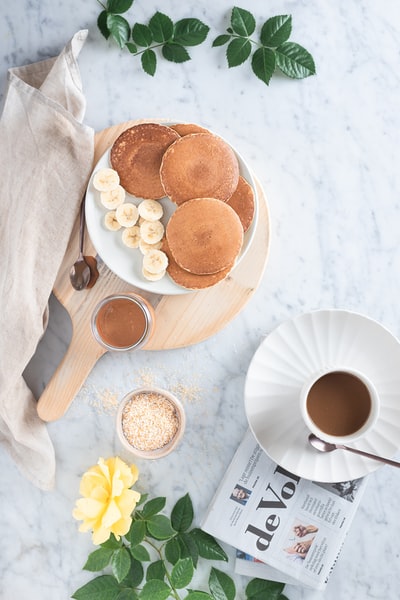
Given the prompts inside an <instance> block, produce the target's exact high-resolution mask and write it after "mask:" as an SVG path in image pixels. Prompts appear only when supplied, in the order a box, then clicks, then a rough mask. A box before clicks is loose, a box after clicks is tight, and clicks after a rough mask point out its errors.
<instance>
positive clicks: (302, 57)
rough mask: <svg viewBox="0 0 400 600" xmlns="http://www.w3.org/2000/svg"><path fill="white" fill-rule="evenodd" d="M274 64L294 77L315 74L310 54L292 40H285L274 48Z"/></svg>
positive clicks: (298, 77)
mask: <svg viewBox="0 0 400 600" xmlns="http://www.w3.org/2000/svg"><path fill="white" fill-rule="evenodd" d="M275 54H276V65H277V67H279V69H280V70H281V71H282V73H284V74H285V75H287V76H288V77H292V78H294V79H303V78H304V77H309V76H310V75H315V64H314V59H313V57H312V56H311V54H310V53H309V52H308V51H307V50H306V49H305V48H303V46H300V44H296V43H294V42H285V43H284V44H281V45H280V46H278V48H276V50H275Z"/></svg>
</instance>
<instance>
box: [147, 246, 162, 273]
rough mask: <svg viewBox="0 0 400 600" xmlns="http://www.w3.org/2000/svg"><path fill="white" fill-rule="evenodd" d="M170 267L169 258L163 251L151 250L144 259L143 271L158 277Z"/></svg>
mask: <svg viewBox="0 0 400 600" xmlns="http://www.w3.org/2000/svg"><path fill="white" fill-rule="evenodd" d="M167 267H168V256H167V255H166V254H165V252H163V251H162V250H149V252H148V253H147V254H145V255H144V257H143V269H144V270H145V271H148V272H149V273H152V274H153V275H157V274H158V273H161V271H165V269H166V268H167Z"/></svg>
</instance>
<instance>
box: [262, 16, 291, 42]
mask: <svg viewBox="0 0 400 600" xmlns="http://www.w3.org/2000/svg"><path fill="white" fill-rule="evenodd" d="M291 33H292V16H291V15H278V16H276V17H272V18H271V19H268V20H267V21H265V23H264V25H263V26H262V28H261V33H260V40H261V43H262V44H263V45H264V46H268V47H269V48H276V47H277V46H279V45H280V44H283V42H286V41H287V40H288V39H289V37H290V34H291Z"/></svg>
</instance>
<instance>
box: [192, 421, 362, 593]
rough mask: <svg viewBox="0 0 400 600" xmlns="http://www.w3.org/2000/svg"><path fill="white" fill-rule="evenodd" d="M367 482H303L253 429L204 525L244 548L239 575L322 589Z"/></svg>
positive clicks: (209, 531) (232, 464) (240, 558)
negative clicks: (268, 451) (267, 450)
mask: <svg viewBox="0 0 400 600" xmlns="http://www.w3.org/2000/svg"><path fill="white" fill-rule="evenodd" d="M366 484H367V478H366V477H364V478H362V479H356V480H353V481H345V482H340V483H318V482H313V481H309V480H306V479H301V478H300V477H298V476H297V475H294V474H292V473H289V472H288V471H286V470H285V469H284V468H283V467H281V466H279V465H277V464H276V463H274V462H273V461H272V460H271V459H270V458H269V456H268V455H267V454H266V453H265V452H264V451H263V450H262V448H261V447H260V446H259V445H258V443H257V441H256V440H255V438H254V436H253V434H252V432H251V431H250V430H248V431H247V433H246V435H245V437H244V439H243V441H242V443H241V444H240V446H239V448H238V450H237V451H236V453H235V455H234V457H233V460H232V462H231V464H230V466H229V467H228V470H227V471H226V473H225V475H224V477H223V479H222V481H221V484H220V485H219V487H218V489H217V491H216V493H215V495H214V498H213V499H212V501H211V504H210V506H209V508H208V510H207V512H206V515H205V517H204V519H203V521H202V523H201V528H202V529H203V530H204V531H206V532H207V533H210V534H211V535H213V536H214V537H216V538H218V539H219V540H220V541H222V542H225V543H227V544H230V545H231V546H234V547H235V548H237V549H238V551H239V558H238V559H237V565H236V570H237V572H241V573H242V574H246V575H251V576H256V577H260V578H264V579H271V580H275V581H281V582H282V583H291V584H299V583H300V584H302V585H304V586H306V587H309V588H313V589H317V590H323V589H324V588H325V586H326V584H327V582H328V578H329V575H330V573H331V571H332V569H333V567H334V564H335V562H336V560H337V558H338V556H339V553H340V550H341V548H342V545H343V542H344V539H345V537H346V534H347V532H348V530H349V528H350V524H351V521H352V519H353V517H354V514H355V512H356V510H357V507H358V505H359V503H360V500H361V497H362V495H363V492H364V490H365V487H366ZM258 561H261V562H258ZM246 565H247V566H246Z"/></svg>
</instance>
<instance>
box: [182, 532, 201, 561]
mask: <svg viewBox="0 0 400 600" xmlns="http://www.w3.org/2000/svg"><path fill="white" fill-rule="evenodd" d="M176 539H177V540H178V543H179V547H180V555H181V556H180V557H181V558H187V557H190V558H191V559H192V562H193V565H194V566H195V567H197V561H198V559H199V551H198V549H197V546H196V542H195V541H194V539H193V538H192V536H191V535H190V533H180V534H178V535H177V536H176Z"/></svg>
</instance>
